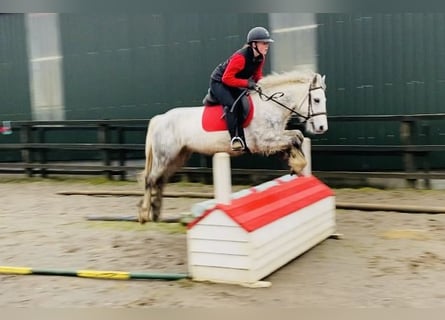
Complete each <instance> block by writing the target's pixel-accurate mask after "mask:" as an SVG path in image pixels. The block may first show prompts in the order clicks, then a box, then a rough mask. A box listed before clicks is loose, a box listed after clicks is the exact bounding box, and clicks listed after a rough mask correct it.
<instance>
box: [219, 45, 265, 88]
mask: <svg viewBox="0 0 445 320" xmlns="http://www.w3.org/2000/svg"><path fill="white" fill-rule="evenodd" d="M264 61H265V59H264V57H263V56H262V55H260V56H258V57H255V56H254V54H253V49H252V48H251V47H245V48H242V49H240V50H238V51H236V52H235V53H234V54H233V55H232V56H231V57H230V58H229V59H227V60H226V61H224V62H223V63H221V64H219V65H218V66H217V67H216V68H215V70H214V71H213V72H212V75H211V78H212V79H213V80H215V81H220V82H222V83H224V84H225V85H227V86H230V87H242V88H247V85H248V81H247V79H249V78H252V79H253V80H255V82H257V81H258V80H260V79H261V78H262V77H263V65H264Z"/></svg>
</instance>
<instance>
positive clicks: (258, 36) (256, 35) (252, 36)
mask: <svg viewBox="0 0 445 320" xmlns="http://www.w3.org/2000/svg"><path fill="white" fill-rule="evenodd" d="M254 41H261V42H273V40H272V39H271V38H270V33H269V31H267V29H266V28H263V27H255V28H252V29H250V31H249V33H248V34H247V43H252V42H254Z"/></svg>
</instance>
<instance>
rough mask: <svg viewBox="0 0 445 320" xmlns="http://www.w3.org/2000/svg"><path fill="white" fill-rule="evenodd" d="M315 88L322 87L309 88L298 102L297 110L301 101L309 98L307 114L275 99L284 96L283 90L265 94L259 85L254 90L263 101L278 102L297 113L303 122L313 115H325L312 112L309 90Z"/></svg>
mask: <svg viewBox="0 0 445 320" xmlns="http://www.w3.org/2000/svg"><path fill="white" fill-rule="evenodd" d="M317 89H323V87H321V86H320V87H314V88H309V91H308V93H307V94H306V95H305V96H304V97H303V100H302V101H301V102H300V104H299V105H298V110H299V109H300V108H301V106H302V104H303V102H304V101H305V100H306V98H307V97H308V98H309V104H308V113H307V116H304V115H302V114H301V113H299V112H298V111H295V108H289V107H288V106H286V105H285V104H283V103H281V102H280V101H278V100H277V98H281V97H283V96H284V92H280V91H278V92H275V93H273V94H272V95H271V96H268V95H267V94H265V93H264V92H263V91H262V90H261V87H257V88H255V89H254V90H255V91H256V92H258V95H259V96H260V99H261V100H263V101H273V102H275V103H276V104H278V105H279V106H281V107H283V108H285V109H287V110H289V111H290V112H291V113H293V114H295V115H297V116H298V117H300V118H303V119H304V121H303V123H305V122H306V121H307V120H308V119H310V118H311V117H315V116H320V115H325V114H326V112H318V113H313V112H312V99H311V91H313V90H317Z"/></svg>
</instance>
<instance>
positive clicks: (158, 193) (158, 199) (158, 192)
mask: <svg viewBox="0 0 445 320" xmlns="http://www.w3.org/2000/svg"><path fill="white" fill-rule="evenodd" d="M164 185H165V180H164V177H160V178H159V179H157V181H156V183H155V184H154V185H153V188H152V194H151V196H152V198H151V204H150V206H151V211H150V212H151V220H152V221H154V222H157V221H159V217H160V216H161V208H162V193H163V191H164Z"/></svg>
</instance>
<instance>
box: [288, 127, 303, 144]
mask: <svg viewBox="0 0 445 320" xmlns="http://www.w3.org/2000/svg"><path fill="white" fill-rule="evenodd" d="M284 135H285V136H286V137H289V142H288V146H289V148H292V147H296V148H301V145H302V144H303V140H304V135H303V133H302V132H301V131H300V130H298V129H295V130H285V131H284Z"/></svg>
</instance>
